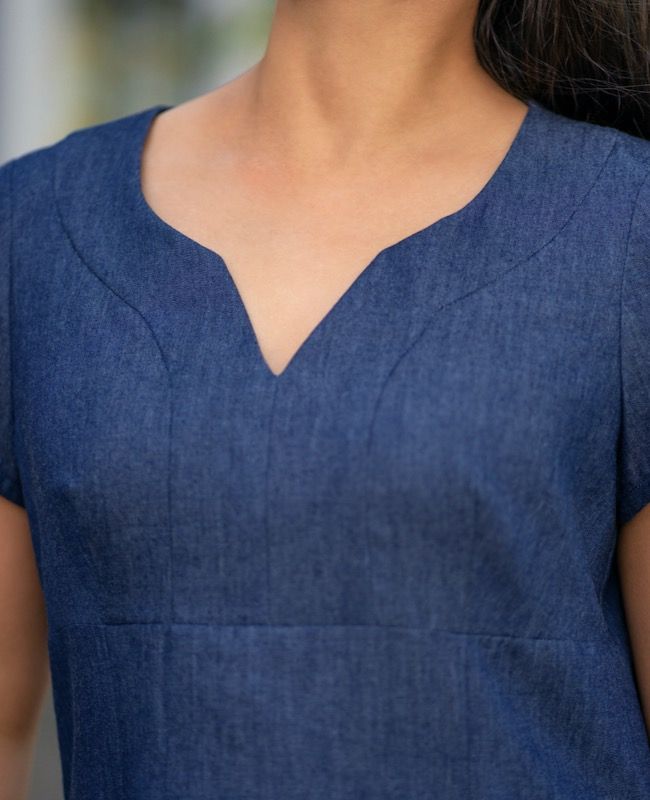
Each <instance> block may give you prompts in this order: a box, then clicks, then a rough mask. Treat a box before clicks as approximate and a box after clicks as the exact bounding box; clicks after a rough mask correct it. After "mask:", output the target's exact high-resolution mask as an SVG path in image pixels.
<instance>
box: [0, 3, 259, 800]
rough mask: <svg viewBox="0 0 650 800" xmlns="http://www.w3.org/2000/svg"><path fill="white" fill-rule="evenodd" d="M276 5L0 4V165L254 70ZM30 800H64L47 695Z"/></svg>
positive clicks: (56, 745) (195, 94) (36, 749)
mask: <svg viewBox="0 0 650 800" xmlns="http://www.w3.org/2000/svg"><path fill="white" fill-rule="evenodd" d="M273 7H274V3H273V0H146V2H129V0H0V121H1V124H0V162H4V161H6V160H7V159H9V158H13V157H14V156H18V155H22V154H23V153H25V152H27V151H29V150H32V149H35V148H37V147H41V146H44V145H48V144H51V143H53V142H55V141H57V140H58V139H60V138H61V137H63V136H65V135H66V134H67V133H69V132H70V131H71V130H74V129H75V128H79V127H83V126H86V125H93V124H95V123H98V122H103V121H106V120H109V119H113V118H115V117H119V116H123V115H125V114H130V113H132V112H134V111H138V110H140V109H143V108H146V107H148V106H152V105H156V104H158V103H165V104H170V105H175V104H176V103H179V102H182V101H183V100H186V99H189V98H191V97H195V96H197V95H200V94H203V93H204V92H207V91H209V90H210V89H213V88H215V87H216V86H217V85H220V84H222V83H224V82H225V81H227V80H229V79H230V78H233V77H235V75H237V74H239V73H240V72H242V71H243V70H244V69H247V68H248V67H249V66H252V64H254V63H255V62H256V61H257V60H258V59H259V58H260V57H261V56H262V53H263V51H264V47H265V44H266V38H267V35H268V26H269V25H270V21H271V16H272V13H273ZM29 800H63V791H62V788H61V775H60V766H59V752H58V744H57V739H56V726H55V719H54V711H53V706H52V696H51V689H50V690H49V691H48V695H47V698H46V700H45V705H44V709H43V715H42V719H41V726H40V729H39V733H38V738H37V741H36V746H35V754H34V763H33V770H32V785H31V792H30V794H29Z"/></svg>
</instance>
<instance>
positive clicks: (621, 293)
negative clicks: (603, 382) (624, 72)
mask: <svg viewBox="0 0 650 800" xmlns="http://www.w3.org/2000/svg"><path fill="white" fill-rule="evenodd" d="M649 177H650V169H649V170H648V171H647V172H646V174H645V176H644V178H643V179H642V180H641V182H640V184H639V188H638V189H637V192H636V195H635V197H634V203H633V205H632V213H631V214H630V221H629V225H628V229H627V237H626V239H625V250H624V253H623V268H622V270H621V280H620V286H619V302H618V352H617V355H618V380H619V407H618V412H619V413H618V432H617V440H616V453H617V456H620V447H621V444H622V430H623V408H624V402H625V391H624V380H623V296H624V292H625V278H626V274H627V264H628V261H629V255H630V253H629V249H630V241H631V238H632V231H633V229H634V222H635V220H636V214H637V211H638V206H639V197H640V196H641V192H642V190H643V188H644V187H645V185H646V183H647V181H648V178H649ZM619 465H620V461H619V458H618V457H617V460H616V467H617V471H616V474H617V481H616V486H617V493H618V488H619V484H618V475H619V473H618V468H619ZM618 510H619V509H618V507H617V509H616V512H617V513H616V517H617V519H618Z"/></svg>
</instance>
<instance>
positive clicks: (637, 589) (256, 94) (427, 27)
mask: <svg viewBox="0 0 650 800" xmlns="http://www.w3.org/2000/svg"><path fill="white" fill-rule="evenodd" d="M476 7H477V6H476V2H475V0H454V2H441V1H440V2H432V1H431V0H405V1H404V2H400V3H396V2H394V0H357V2H354V3H351V2H349V0H312V2H309V1H308V0H278V2H277V5H276V10H275V15H274V18H273V23H272V26H271V30H270V34H269V39H268V44H267V48H266V52H265V53H264V56H263V57H262V59H261V60H260V61H259V62H258V63H257V64H255V65H254V66H253V67H252V68H251V69H249V70H247V71H246V72H244V73H243V74H241V75H239V76H237V77H236V78H235V79H233V80H231V81H230V82H228V83H226V84H223V85H221V86H219V87H217V88H216V89H214V90H212V91H210V92H208V93H206V94H204V95H201V96H200V97H196V98H192V99H191V100H188V101H186V102H184V103H182V104H180V105H178V106H176V107H174V108H173V109H171V110H169V111H166V112H164V113H163V114H161V115H159V116H158V117H157V118H156V121H155V123H154V124H153V125H152V128H151V129H150V132H149V136H148V137H147V142H146V146H145V148H144V151H143V158H142V165H141V166H142V191H143V195H144V196H145V198H146V201H147V202H148V203H149V205H150V207H151V209H152V210H153V211H154V213H156V214H157V215H158V216H160V217H162V218H163V219H164V220H165V221H167V222H168V223H169V224H171V225H172V226H173V227H174V228H176V229H177V230H179V231H181V232H182V233H184V234H185V235H187V236H189V237H190V238H192V239H194V240H196V241H198V242H200V243H201V244H203V245H205V246H206V247H209V248H210V249H212V250H214V251H216V252H218V253H219V254H220V255H221V256H222V257H223V258H224V260H225V262H226V264H227V267H228V271H229V273H230V275H231V276H232V278H233V281H234V283H235V285H236V287H237V290H238V292H239V295H240V298H241V299H242V302H243V303H244V306H245V308H246V310H247V313H248V315H249V318H250V320H251V324H252V327H253V329H254V330H255V333H256V336H257V340H258V344H259V347H260V353H261V354H262V355H263V357H264V358H265V360H266V362H267V364H268V365H269V368H270V369H272V371H274V372H276V373H280V372H281V371H282V370H283V369H284V368H285V367H286V365H287V364H288V362H289V361H290V359H291V358H292V357H293V355H294V354H295V352H296V351H297V349H298V348H299V347H300V345H301V344H302V343H303V342H304V340H305V339H306V337H307V336H308V335H309V334H310V333H311V331H312V330H313V329H314V327H315V326H316V325H317V324H318V322H319V321H320V320H321V319H322V318H323V317H324V316H325V314H326V313H327V312H328V311H329V310H330V309H331V308H332V306H333V305H334V304H335V302H336V301H337V299H338V298H339V297H340V296H341V295H342V294H343V293H344V292H345V290H346V289H347V288H348V287H349V286H350V284H351V283H352V282H353V281H354V280H355V278H356V277H358V275H359V274H360V272H361V271H362V270H363V269H364V268H365V267H366V266H367V265H368V264H369V263H370V261H371V260H372V258H373V257H374V256H375V255H376V254H377V253H378V252H379V251H380V250H382V249H383V248H384V247H386V246H388V245H390V244H392V243H394V242H396V241H399V240H400V239H403V238H405V237H406V236H408V235H410V234H411V233H414V232H415V231H417V230H419V229H421V228H423V227H425V226H427V225H429V224H431V223H433V222H434V221H436V220H437V219H439V218H440V217H442V216H446V215H447V214H450V213H453V212H454V211H456V210H458V209H459V208H461V207H462V206H464V205H465V204H467V203H468V202H469V201H470V200H471V199H472V198H473V197H474V196H475V195H476V194H478V192H479V191H480V189H481V188H482V187H483V186H484V185H485V183H487V181H488V180H489V178H490V177H491V175H492V174H493V172H494V171H495V170H496V168H497V167H498V165H499V163H500V161H501V160H502V158H503V157H504V155H505V153H506V152H507V150H508V148H509V146H510V144H511V142H512V139H513V138H514V136H515V135H516V133H517V130H518V128H519V126H520V124H521V122H522V120H523V117H524V114H525V112H526V106H525V104H524V103H522V102H521V101H520V100H518V99H516V98H513V97H512V96H511V95H509V94H508V93H507V92H505V91H504V90H503V89H502V88H501V87H500V86H499V85H498V84H496V83H495V82H494V81H493V79H492V78H491V77H490V76H489V75H488V74H487V73H486V72H485V71H484V70H483V69H482V68H481V67H480V65H479V64H478V62H477V60H476V56H475V51H474V47H473V44H472V25H473V20H474V16H475V14H476ZM251 231H255V236H251V235H250V232H251ZM305 254H308V256H309V257H308V258H305ZM619 553H620V558H621V568H622V570H621V575H622V582H623V584H624V591H625V602H626V609H627V613H628V615H629V620H630V633H631V638H632V643H633V646H634V651H635V664H636V668H637V670H638V679H639V687H640V690H641V693H642V696H643V700H644V708H645V710H646V713H648V714H650V613H648V611H647V610H648V609H650V506H648V507H646V509H644V511H643V512H642V513H640V514H639V515H638V516H637V517H635V519H634V520H632V521H631V522H630V523H628V525H627V526H625V528H624V529H623V531H621V537H620V548H619ZM45 631H46V625H45V613H44V606H43V598H42V593H41V588H40V584H39V581H38V575H37V572H36V568H35V561H34V554H33V551H32V549H31V544H30V538H29V526H28V522H27V518H26V514H25V512H24V510H23V509H20V508H19V507H18V506H15V505H14V504H13V503H10V502H9V501H8V500H6V499H4V498H0V774H1V775H2V778H3V780H2V781H0V800H20V798H22V797H24V796H25V791H26V789H25V785H26V780H27V777H26V776H27V772H28V768H29V762H30V757H31V749H32V741H33V736H34V731H35V727H36V722H37V719H38V716H39V713H40V707H41V703H42V698H43V693H44V690H45V687H46V682H47V675H48V673H47V661H46V645H45V642H46V636H45Z"/></svg>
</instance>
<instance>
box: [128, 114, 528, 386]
mask: <svg viewBox="0 0 650 800" xmlns="http://www.w3.org/2000/svg"><path fill="white" fill-rule="evenodd" d="M525 103H526V105H527V107H528V109H527V111H526V114H525V115H524V118H523V120H522V121H521V123H520V125H519V128H518V129H517V132H516V133H515V136H514V137H513V139H512V140H511V142H510V145H509V147H508V149H507V151H506V153H505V155H504V156H503V158H502V159H501V161H500V162H499V164H498V165H497V167H496V168H495V169H494V170H493V172H492V174H491V175H490V177H489V178H488V180H487V181H486V182H485V183H484V184H483V186H482V187H481V189H480V190H479V191H478V192H477V193H476V194H475V195H474V196H473V197H472V198H471V199H470V200H469V201H468V202H467V203H465V205H463V206H462V207H461V208H459V209H457V210H456V211H453V212H451V213H450V214H446V215H445V216H443V217H439V218H438V219H436V220H434V221H433V222H431V223H429V224H428V225H426V226H424V227H422V228H419V229H417V230H415V231H414V232H412V233H410V234H408V235H406V236H404V237H402V238H401V239H398V240H397V241H395V242H392V243H391V244H389V245H387V246H386V247H383V248H382V249H381V250H379V251H378V252H377V253H376V254H375V255H374V256H373V258H372V259H371V260H370V261H369V262H368V263H367V264H366V265H365V267H364V268H363V269H362V270H361V271H360V272H358V273H357V275H356V277H355V278H354V279H353V280H352V282H351V283H350V284H348V286H347V288H345V289H344V291H343V292H342V293H341V294H340V295H339V297H338V298H337V299H336V300H335V301H334V303H333V304H332V305H330V307H329V309H328V310H327V311H326V312H325V314H323V315H322V316H321V318H320V319H319V320H318V322H317V323H316V324H315V325H314V326H313V327H312V329H311V331H310V332H309V333H308V334H307V336H306V337H305V338H304V339H303V340H302V342H301V343H300V344H299V345H298V347H297V348H295V349H294V352H293V354H292V355H291V357H290V358H289V359H288V361H287V362H286V364H285V366H284V367H283V369H282V370H281V371H280V372H275V371H274V370H272V369H271V366H270V365H269V363H268V361H267V360H266V357H265V355H264V353H263V351H262V348H261V346H260V341H259V337H258V334H257V332H256V330H255V328H254V326H253V322H252V319H251V316H250V314H249V312H248V309H247V307H246V304H245V303H244V300H243V297H242V295H241V292H240V291H239V289H238V287H237V284H236V282H235V279H234V277H233V275H232V273H231V271H230V269H229V267H228V264H227V262H226V260H225V259H224V257H223V256H222V255H221V254H220V253H219V252H218V251H216V250H214V249H212V248H211V247H209V246H207V245H205V244H202V243H201V242H199V241H198V240H197V239H194V238H192V237H191V236H189V235H188V234H186V233H183V232H182V231H181V230H180V229H178V228H176V227H174V226H173V225H172V224H171V223H169V222H167V221H166V220H165V219H163V218H162V217H161V216H159V214H158V213H157V212H156V211H154V209H153V207H152V206H151V205H149V202H148V200H147V199H146V197H145V195H144V191H143V188H142V187H143V184H142V157H143V153H144V148H145V144H146V141H147V138H148V134H149V131H150V129H151V126H152V123H153V121H154V119H155V118H156V117H157V116H158V114H161V113H162V112H163V111H167V110H168V109H171V108H174V105H169V104H158V105H154V106H151V107H149V108H147V109H145V110H144V111H143V112H142V113H141V115H140V120H139V121H141V123H142V124H141V125H140V126H138V129H137V135H136V136H135V138H134V140H133V147H132V149H131V151H130V153H131V158H130V159H127V163H128V168H129V177H130V178H131V179H132V185H133V187H134V198H133V199H134V201H135V202H134V205H135V208H136V211H137V212H138V213H139V214H140V215H141V217H142V219H143V221H144V222H147V223H148V224H150V225H152V226H153V227H154V228H155V229H158V230H159V231H160V230H162V231H163V232H164V233H165V234H166V235H167V236H168V237H169V236H171V237H172V238H173V240H174V241H175V242H176V243H177V244H179V245H182V246H185V247H188V248H191V249H193V250H194V251H195V252H197V253H198V254H199V255H200V256H201V257H204V258H207V259H208V260H209V261H211V262H212V263H213V264H214V266H215V267H216V268H218V269H220V270H221V272H222V274H223V277H224V279H225V281H226V282H227V284H228V287H229V289H230V291H231V293H232V295H233V298H234V299H235V302H236V304H237V312H238V313H239V314H240V315H241V318H242V323H243V328H244V330H245V334H246V336H247V337H248V338H249V340H250V343H251V344H252V345H253V348H254V350H255V353H256V357H257V359H258V362H259V365H260V366H261V368H262V369H263V370H264V372H265V374H266V376H267V377H268V378H270V379H271V380H273V381H280V380H282V379H283V378H285V377H287V376H288V375H289V374H290V373H291V371H292V370H293V369H294V368H295V367H296V365H297V364H298V362H299V361H300V359H301V357H302V356H303V355H305V354H306V353H307V352H308V351H309V349H310V347H311V346H312V345H314V343H315V342H316V341H317V339H318V338H319V336H320V335H321V333H322V332H323V331H324V329H325V328H326V326H327V325H328V324H331V323H332V322H333V320H334V319H335V317H336V315H337V314H338V313H339V312H340V311H341V309H342V308H343V307H344V305H345V303H346V302H348V301H349V300H350V299H351V298H352V297H353V295H354V294H355V293H356V292H358V291H360V290H361V288H362V287H363V285H364V283H365V282H367V281H368V280H370V278H371V276H372V273H373V271H374V270H376V269H378V267H379V264H380V263H381V262H383V261H384V260H386V259H387V258H388V257H389V256H391V255H396V254H398V253H399V251H400V250H401V249H402V248H405V247H407V246H409V245H414V244H415V243H418V242H419V240H420V239H423V238H425V237H427V236H431V235H433V234H434V232H435V233H442V232H443V230H445V229H446V228H448V227H449V226H451V225H452V224H458V223H460V222H464V221H465V219H466V218H469V216H470V214H471V213H472V211H473V210H474V209H475V208H476V207H477V206H478V204H479V203H480V202H483V201H486V202H487V201H488V200H489V199H490V195H491V194H492V193H494V192H495V191H497V189H498V184H499V179H500V177H501V175H502V174H503V173H504V172H505V170H506V168H507V167H509V166H510V163H511V162H512V161H513V160H514V159H515V158H516V156H517V154H518V153H519V151H520V150H521V149H522V145H523V141H524V138H525V137H526V135H527V132H528V129H529V127H530V126H531V121H532V119H533V115H534V113H535V112H536V111H537V110H538V106H537V103H536V101H535V100H532V99H528V100H526V101H525Z"/></svg>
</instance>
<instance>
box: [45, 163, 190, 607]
mask: <svg viewBox="0 0 650 800" xmlns="http://www.w3.org/2000/svg"><path fill="white" fill-rule="evenodd" d="M57 175H58V151H55V152H54V163H53V165H52V171H51V182H52V198H53V205H54V208H55V210H56V216H57V220H58V222H59V226H60V227H61V230H62V231H63V233H64V235H65V237H66V239H67V241H68V243H69V245H70V247H71V249H72V251H73V252H74V253H75V255H76V256H77V258H78V259H79V262H80V263H81V264H82V265H83V266H84V267H85V268H86V269H87V270H88V272H90V274H91V275H94V276H95V278H96V279H97V280H98V281H99V282H100V283H101V284H103V285H104V286H105V287H106V288H107V289H108V290H109V292H111V293H112V294H113V295H114V296H115V297H117V298H118V299H119V300H121V301H122V302H123V303H124V304H125V305H126V306H128V307H129V308H131V309H132V310H133V311H135V313H136V314H137V315H138V316H139V317H140V319H141V320H142V321H143V322H144V324H145V326H146V328H147V330H148V331H149V334H150V336H151V338H152V339H153V341H154V343H155V345H156V348H157V350H158V352H159V354H160V358H161V361H162V364H163V367H164V368H165V373H166V375H167V388H168V394H169V424H168V427H167V439H168V446H167V527H168V531H169V581H170V586H169V595H170V601H169V602H170V608H169V614H170V618H171V619H174V616H175V606H174V602H175V597H174V594H175V592H174V588H175V577H174V558H173V538H174V537H173V524H172V499H171V498H172V423H173V417H174V393H173V383H172V376H171V370H170V367H169V362H168V360H167V356H166V355H165V351H164V350H163V348H162V346H161V344H160V341H159V340H158V337H157V336H156V333H155V331H154V329H153V327H152V325H151V323H150V322H149V320H148V319H147V318H146V317H145V315H144V314H143V313H142V312H141V311H140V309H139V308H137V306H134V305H133V304H132V303H130V302H129V301H128V300H127V299H126V298H125V297H123V296H122V295H121V294H120V293H119V292H117V291H116V290H115V289H114V288H113V287H112V286H111V285H110V284H109V283H107V282H106V281H105V280H104V278H102V276H101V275H100V274H99V273H98V272H96V270H95V269H93V268H92V267H91V266H90V264H89V263H88V262H87V261H86V259H85V258H84V257H83V256H82V254H81V253H80V252H79V250H78V248H77V245H76V243H75V241H74V239H73V237H72V235H71V234H70V231H69V230H68V228H67V226H66V224H65V222H64V220H63V214H62V212H61V208H60V206H59V200H58V195H57Z"/></svg>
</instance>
